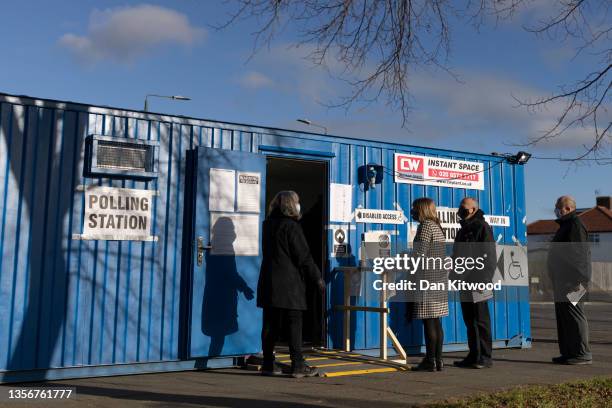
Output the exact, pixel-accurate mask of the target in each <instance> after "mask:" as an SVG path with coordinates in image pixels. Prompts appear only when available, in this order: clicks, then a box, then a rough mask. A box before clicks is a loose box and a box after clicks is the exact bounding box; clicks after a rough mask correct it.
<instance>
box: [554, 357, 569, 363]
mask: <svg viewBox="0 0 612 408" xmlns="http://www.w3.org/2000/svg"><path fill="white" fill-rule="evenodd" d="M566 361H567V357H565V356H559V357H553V358H552V362H553V364H565V362H566Z"/></svg>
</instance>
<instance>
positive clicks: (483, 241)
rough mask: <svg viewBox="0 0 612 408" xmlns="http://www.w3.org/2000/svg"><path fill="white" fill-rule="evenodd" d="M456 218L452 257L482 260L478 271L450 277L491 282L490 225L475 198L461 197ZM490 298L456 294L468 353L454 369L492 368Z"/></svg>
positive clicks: (492, 247)
mask: <svg viewBox="0 0 612 408" xmlns="http://www.w3.org/2000/svg"><path fill="white" fill-rule="evenodd" d="M457 215H458V216H459V218H460V219H461V221H460V224H461V229H460V230H459V232H457V236H456V237H455V244H454V245H453V258H454V259H455V260H457V258H464V259H467V258H472V259H474V260H476V259H477V258H479V257H482V258H483V264H484V268H482V269H480V270H478V269H476V268H473V269H472V270H469V271H467V270H466V271H465V272H463V273H461V274H459V273H458V272H457V271H456V273H455V274H454V275H453V277H454V278H457V279H461V280H463V281H466V282H472V283H478V282H483V283H487V282H491V281H492V279H493V274H494V273H495V264H496V261H497V259H496V258H497V256H496V252H495V240H494V239H493V231H492V229H491V226H490V225H489V224H488V223H487V222H486V221H485V219H484V213H483V211H482V210H481V209H479V208H478V201H477V200H476V199H475V198H471V197H466V198H464V199H463V200H462V201H461V205H460V207H459V211H458V212H457ZM492 297H493V293H492V292H491V291H484V292H480V291H473V292H470V291H462V292H460V299H461V313H462V314H463V321H464V323H465V326H466V328H467V336H468V346H469V349H470V351H469V353H468V355H467V356H466V357H465V358H464V359H463V360H460V361H455V362H454V365H455V366H457V367H472V368H488V367H491V366H492V365H493V362H492V360H491V353H492V349H493V344H492V338H491V317H490V316H489V305H488V303H489V302H488V300H489V299H490V298H492Z"/></svg>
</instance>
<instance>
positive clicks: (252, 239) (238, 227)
mask: <svg viewBox="0 0 612 408" xmlns="http://www.w3.org/2000/svg"><path fill="white" fill-rule="evenodd" d="M210 243H211V245H212V248H211V255H235V256H257V255H259V215H256V214H253V215H250V214H236V213H210Z"/></svg>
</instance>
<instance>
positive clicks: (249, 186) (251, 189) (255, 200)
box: [236, 171, 261, 213]
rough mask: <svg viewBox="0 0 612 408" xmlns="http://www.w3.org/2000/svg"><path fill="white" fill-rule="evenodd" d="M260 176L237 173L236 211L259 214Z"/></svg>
mask: <svg viewBox="0 0 612 408" xmlns="http://www.w3.org/2000/svg"><path fill="white" fill-rule="evenodd" d="M260 197H261V174H260V173H250V172H245V171H239V172H238V197H237V200H236V201H237V204H238V211H242V212H254V213H259V212H260V210H259V207H260V205H259V203H260Z"/></svg>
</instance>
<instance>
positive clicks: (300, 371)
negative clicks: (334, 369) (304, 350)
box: [291, 365, 319, 378]
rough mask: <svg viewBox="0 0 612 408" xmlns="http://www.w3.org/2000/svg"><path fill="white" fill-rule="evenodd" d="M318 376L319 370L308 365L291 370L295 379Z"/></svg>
mask: <svg viewBox="0 0 612 408" xmlns="http://www.w3.org/2000/svg"><path fill="white" fill-rule="evenodd" d="M318 375H319V370H317V369H316V368H315V367H309V366H307V365H302V366H298V367H295V368H293V369H292V370H291V376H292V377H293V378H304V377H317V376H318Z"/></svg>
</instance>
